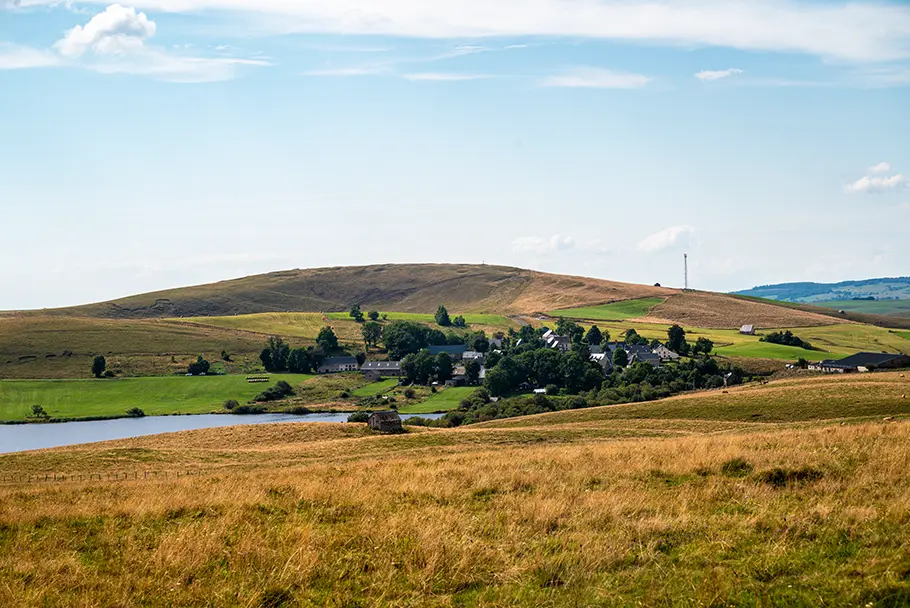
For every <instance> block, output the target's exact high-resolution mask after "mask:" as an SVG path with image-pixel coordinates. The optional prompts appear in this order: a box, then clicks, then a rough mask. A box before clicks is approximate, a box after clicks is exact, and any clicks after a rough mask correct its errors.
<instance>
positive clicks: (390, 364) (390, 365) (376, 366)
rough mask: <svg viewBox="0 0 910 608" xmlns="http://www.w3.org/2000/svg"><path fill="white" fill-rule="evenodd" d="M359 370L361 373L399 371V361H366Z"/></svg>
mask: <svg viewBox="0 0 910 608" xmlns="http://www.w3.org/2000/svg"><path fill="white" fill-rule="evenodd" d="M360 369H361V371H370V370H376V371H386V370H390V369H392V370H400V369H401V361H368V362H367V363H364V364H363V366H362V367H361V368H360Z"/></svg>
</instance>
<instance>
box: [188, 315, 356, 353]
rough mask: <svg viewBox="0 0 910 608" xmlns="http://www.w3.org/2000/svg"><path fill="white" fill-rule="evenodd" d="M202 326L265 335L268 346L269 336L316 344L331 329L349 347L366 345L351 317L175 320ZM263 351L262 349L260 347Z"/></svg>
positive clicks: (240, 317)
mask: <svg viewBox="0 0 910 608" xmlns="http://www.w3.org/2000/svg"><path fill="white" fill-rule="evenodd" d="M173 321H175V322H177V321H183V322H185V323H192V324H194V325H200V326H211V327H220V328H224V329H232V330H236V331H241V332H254V333H257V334H261V335H262V337H261V338H260V340H262V341H263V342H264V340H265V337H266V336H281V337H283V338H288V339H293V338H299V339H300V340H302V341H307V342H309V343H312V342H314V341H315V340H316V336H318V335H319V330H321V329H322V328H323V327H325V326H327V325H329V326H331V327H332V329H333V330H334V331H335V334H336V335H337V336H338V339H339V340H342V341H344V342H347V343H356V344H363V335H362V334H361V333H360V325H358V324H357V323H355V322H354V321H353V320H352V319H351V318H350V317H348V316H347V315H344V316H341V317H339V318H338V319H333V320H329V319H327V318H326V316H325V315H323V314H322V313H319V312H287V313H285V312H268V313H261V314H254V315H237V316H233V317H193V318H189V319H179V320H178V319H174V320H173ZM260 348H261V345H260Z"/></svg>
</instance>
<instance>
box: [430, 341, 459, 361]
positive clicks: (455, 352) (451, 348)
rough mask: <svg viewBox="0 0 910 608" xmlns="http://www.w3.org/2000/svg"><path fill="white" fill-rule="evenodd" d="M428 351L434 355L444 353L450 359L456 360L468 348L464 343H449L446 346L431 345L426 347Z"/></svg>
mask: <svg viewBox="0 0 910 608" xmlns="http://www.w3.org/2000/svg"><path fill="white" fill-rule="evenodd" d="M427 350H428V351H430V354H431V355H433V356H434V357H435V356H436V355H439V354H442V353H445V354H447V355H448V356H450V357H452V359H454V360H456V361H461V360H462V358H464V354H465V352H466V351H467V350H468V347H467V346H465V345H464V344H450V345H448V346H431V347H429V348H427Z"/></svg>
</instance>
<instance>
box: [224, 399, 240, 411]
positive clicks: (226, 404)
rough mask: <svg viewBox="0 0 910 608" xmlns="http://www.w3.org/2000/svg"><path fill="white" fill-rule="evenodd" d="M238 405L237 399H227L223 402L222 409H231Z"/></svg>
mask: <svg viewBox="0 0 910 608" xmlns="http://www.w3.org/2000/svg"><path fill="white" fill-rule="evenodd" d="M238 405H240V402H239V401H237V400H236V399H228V400H227V401H225V402H224V409H226V410H232V409H234V408H235V407H237V406H238Z"/></svg>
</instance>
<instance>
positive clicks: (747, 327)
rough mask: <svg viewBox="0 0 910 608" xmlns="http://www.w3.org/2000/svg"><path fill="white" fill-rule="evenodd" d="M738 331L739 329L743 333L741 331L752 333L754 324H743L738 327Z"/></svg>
mask: <svg viewBox="0 0 910 608" xmlns="http://www.w3.org/2000/svg"><path fill="white" fill-rule="evenodd" d="M739 331H740V333H743V332H747V333H752V332H754V331H755V326H754V325H743V326H742V327H740V328H739Z"/></svg>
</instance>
